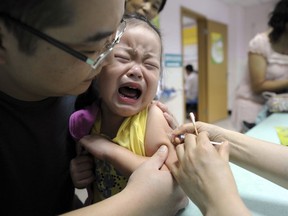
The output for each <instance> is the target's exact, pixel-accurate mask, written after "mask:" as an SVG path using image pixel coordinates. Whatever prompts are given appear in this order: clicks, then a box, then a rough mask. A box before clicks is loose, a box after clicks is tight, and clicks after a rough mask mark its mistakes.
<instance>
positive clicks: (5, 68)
mask: <svg viewBox="0 0 288 216" xmlns="http://www.w3.org/2000/svg"><path fill="white" fill-rule="evenodd" d="M107 11H108V12H109V13H107ZM123 14H124V0H105V1H104V0H85V1H80V0H69V1H68V0H57V1H55V0H26V1H20V0H2V1H1V3H0V39H1V40H0V43H1V46H0V119H1V124H0V127H1V130H0V131H1V135H0V137H1V140H0V168H1V178H0V179H1V180H0V184H1V185H3V188H2V189H1V193H0V200H1V208H0V215H42V216H44V215H49V216H50V215H58V214H61V213H64V212H68V211H71V210H73V201H74V198H75V197H74V186H73V184H72V181H71V177H70V172H69V165H70V161H71V159H72V158H73V157H75V143H74V142H73V140H72V138H71V137H70V136H69V132H68V120H69V117H70V115H71V114H72V112H73V111H74V103H75V98H76V95H78V94H81V93H82V92H84V91H86V90H87V88H88V87H89V86H90V84H91V82H92V80H93V79H94V77H95V76H96V75H97V74H98V73H99V71H100V70H101V67H102V66H103V65H105V64H103V60H104V58H105V57H107V56H108V54H109V53H110V51H111V50H112V49H113V46H114V45H115V44H116V42H117V41H118V40H119V37H120V36H121V34H117V35H116V34H115V32H116V29H117V28H118V29H119V31H120V30H121V29H122V30H123V22H121V19H122V16H123ZM122 30H121V31H122ZM120 33H121V32H120ZM122 33H123V32H122ZM115 35H116V38H115ZM69 95H71V96H69ZM164 150H165V148H164ZM166 151H167V150H166ZM166 157H167V153H165V152H163V149H162V151H161V152H159V151H158V152H157V153H156V154H155V156H154V157H153V158H152V159H151V160H149V161H148V162H147V163H146V164H144V165H143V166H142V167H141V168H140V169H138V170H136V172H135V174H132V177H131V181H130V183H129V184H128V186H127V187H126V188H125V190H124V191H123V192H121V193H119V194H117V195H118V196H117V197H115V198H113V199H107V201H106V200H105V202H100V203H98V204H97V205H91V207H90V208H88V209H85V208H83V209H80V210H79V211H77V212H71V214H72V215H73V214H74V213H75V214H77V213H79V214H81V215H95V214H97V215H116V214H117V215H139V214H140V215H141V214H143V215H155V214H156V215H157V214H158V213H159V212H163V209H165V211H167V212H166V213H167V214H170V213H171V212H175V211H177V209H179V208H180V207H183V202H182V200H181V199H180V200H177V198H179V196H178V197H177V195H176V196H175V195H174V194H173V193H174V192H175V193H176V194H177V193H178V190H179V191H180V189H179V188H178V187H175V183H174V182H173V178H172V176H171V174H170V173H169V172H167V171H159V168H160V167H161V166H162V165H163V163H164V160H165V159H166ZM143 176H145V177H147V179H145V181H146V182H144V181H143V180H142V179H141V177H143ZM148 176H150V178H149V177H148ZM149 182H150V183H149ZM147 184H148V185H149V184H150V186H149V187H148V186H147ZM141 185H142V186H141ZM142 187H143V188H145V190H141V188H142ZM138 188H140V189H139V190H138ZM136 190H137V191H138V193H137V194H135V191H136ZM148 191H150V192H149V193H147V192H148ZM150 193H154V194H155V193H156V194H155V197H154V196H153V197H151V196H150ZM171 194H173V196H171ZM147 197H149V200H147ZM180 198H181V196H180ZM142 201H143V202H142ZM123 202H124V203H130V204H131V205H129V206H126V208H123ZM155 202H157V203H159V206H155V204H154V203H155ZM174 202H176V205H174ZM139 203H140V204H141V205H139ZM111 206H113V208H111ZM139 210H141V212H139Z"/></svg>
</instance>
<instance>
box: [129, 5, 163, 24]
mask: <svg viewBox="0 0 288 216" xmlns="http://www.w3.org/2000/svg"><path fill="white" fill-rule="evenodd" d="M161 4H162V0H127V1H126V5H125V10H126V12H128V13H135V12H137V13H139V14H142V15H143V16H146V17H147V18H148V19H149V20H152V19H153V18H155V17H156V16H157V15H158V11H159V8H160V6H161Z"/></svg>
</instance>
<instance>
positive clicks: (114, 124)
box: [101, 110, 125, 139]
mask: <svg viewBox="0 0 288 216" xmlns="http://www.w3.org/2000/svg"><path fill="white" fill-rule="evenodd" d="M124 120H125V117H122V116H119V115H115V114H113V113H110V112H108V111H107V110H101V133H102V134H105V135H106V136H108V137H110V138H111V139H113V138H114V137H116V135H117V132H118V130H119V128H120V126H121V124H122V123H123V121H124Z"/></svg>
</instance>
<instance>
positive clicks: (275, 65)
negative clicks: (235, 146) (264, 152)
mask: <svg viewBox="0 0 288 216" xmlns="http://www.w3.org/2000/svg"><path fill="white" fill-rule="evenodd" d="M268 25H269V26H270V29H269V30H268V31H266V32H263V33H259V34H257V35H256V36H255V37H254V38H253V39H252V40H251V41H250V43H249V55H248V68H247V71H246V74H244V77H243V79H242V81H241V82H240V84H239V86H238V87H237V88H236V95H235V101H234V104H233V109H232V123H233V125H234V126H235V128H236V130H237V131H240V132H245V131H246V130H247V128H248V129H249V128H251V127H253V126H254V125H255V123H257V121H256V119H257V116H258V114H259V118H260V119H261V118H262V119H263V118H265V117H266V113H264V117H263V116H262V117H261V116H260V115H261V113H262V110H263V108H264V104H265V99H264V97H263V96H262V93H263V92H265V91H270V92H275V93H281V92H285V91H287V89H288V27H287V26H288V1H287V0H281V1H279V2H278V3H277V4H276V6H275V8H274V10H273V12H272V13H271V14H270V19H269V22H268Z"/></svg>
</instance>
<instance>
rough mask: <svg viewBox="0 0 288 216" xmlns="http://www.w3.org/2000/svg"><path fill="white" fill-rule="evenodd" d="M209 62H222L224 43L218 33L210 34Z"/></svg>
mask: <svg viewBox="0 0 288 216" xmlns="http://www.w3.org/2000/svg"><path fill="white" fill-rule="evenodd" d="M211 44H212V45H211V60H212V62H213V63H214V64H221V63H223V61H224V42H223V36H222V35H221V34H220V33H217V32H212V33H211Z"/></svg>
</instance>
